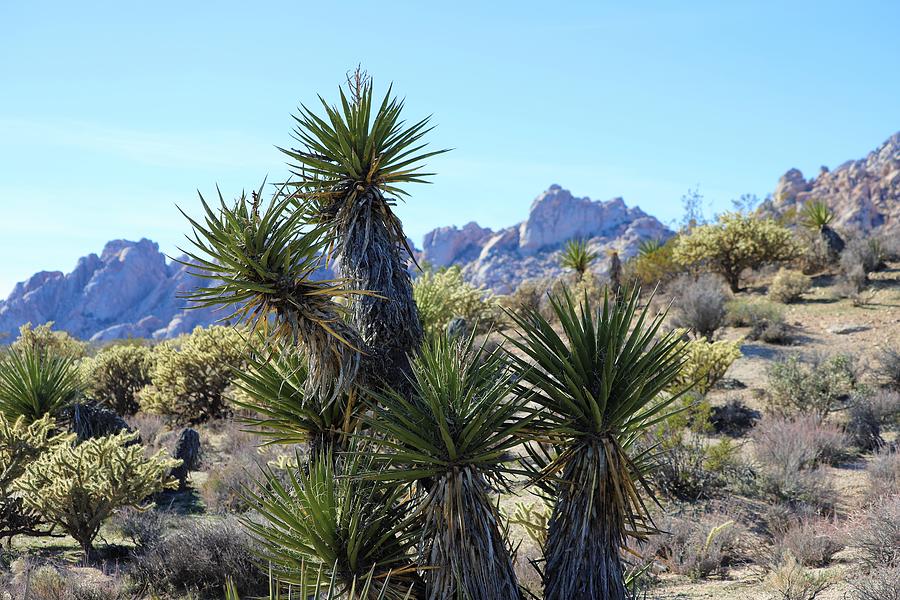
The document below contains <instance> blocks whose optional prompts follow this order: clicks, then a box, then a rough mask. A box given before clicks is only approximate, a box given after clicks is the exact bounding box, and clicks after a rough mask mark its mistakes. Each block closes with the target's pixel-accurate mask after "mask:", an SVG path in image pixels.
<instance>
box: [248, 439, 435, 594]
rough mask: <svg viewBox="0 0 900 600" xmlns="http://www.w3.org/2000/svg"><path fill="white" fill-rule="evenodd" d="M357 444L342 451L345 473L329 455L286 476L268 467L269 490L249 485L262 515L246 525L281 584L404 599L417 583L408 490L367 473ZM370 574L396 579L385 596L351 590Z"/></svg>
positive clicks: (414, 530)
mask: <svg viewBox="0 0 900 600" xmlns="http://www.w3.org/2000/svg"><path fill="white" fill-rule="evenodd" d="M356 450H358V451H355V452H352V453H350V454H348V455H346V456H345V457H344V459H343V460H342V462H341V472H340V474H338V473H336V472H335V468H334V466H333V465H334V464H335V457H334V456H331V455H323V456H320V457H319V458H318V459H316V460H313V461H312V462H310V463H308V464H303V463H301V461H300V458H299V457H298V459H297V465H296V468H295V469H291V472H290V474H289V476H288V479H287V481H283V479H282V477H280V476H279V475H278V474H276V473H274V472H272V471H265V472H264V481H263V482H261V484H262V485H260V486H259V487H260V489H262V490H265V491H264V492H261V493H258V494H257V493H254V492H249V491H248V496H249V499H250V500H251V503H252V505H253V507H254V508H255V509H256V511H257V512H258V514H259V517H260V518H259V519H257V518H254V519H249V518H248V519H246V520H245V524H246V527H247V528H248V529H249V531H250V532H251V534H252V535H253V536H254V537H255V538H256V539H257V540H258V541H259V542H260V547H261V549H262V550H261V551H262V556H261V559H262V561H261V562H262V564H263V565H266V564H267V565H269V568H270V569H271V572H272V575H273V577H274V579H275V580H276V581H278V582H279V584H280V585H285V584H290V585H292V586H300V587H301V588H302V589H306V590H310V591H315V592H318V593H325V592H328V588H329V587H331V588H332V590H331V593H340V594H347V596H346V597H348V598H354V599H355V598H359V599H360V600H363V599H365V600H369V599H372V600H375V599H377V598H386V599H389V600H398V599H402V598H405V597H407V596H406V595H407V593H408V592H409V590H410V588H411V587H412V586H416V585H417V582H418V581H419V580H418V576H417V574H416V571H415V568H414V566H413V565H412V562H411V558H410V556H411V549H412V546H413V543H414V541H415V539H416V536H417V535H418V533H419V531H418V529H417V528H416V527H415V526H414V524H413V522H412V521H411V519H410V517H409V505H408V503H407V501H406V500H405V499H404V498H405V496H406V495H407V489H406V487H405V486H402V485H384V484H376V483H374V482H372V481H369V480H367V479H365V478H364V477H363V475H364V474H366V473H368V472H369V471H370V470H371V469H372V467H373V465H372V461H371V459H368V458H365V457H364V456H363V454H364V449H356ZM368 573H374V579H375V580H377V581H381V580H386V578H388V577H389V578H390V585H389V586H388V589H387V590H386V591H384V593H383V595H379V594H382V590H380V589H379V588H378V587H367V588H365V589H366V590H367V591H366V593H365V595H363V594H361V593H359V592H356V595H354V594H353V593H350V591H351V590H352V589H354V586H358V585H359V582H360V581H362V580H365V579H366V577H367V574H368ZM314 595H315V594H314ZM305 597H309V596H304V598H305ZM316 597H318V596H317V595H316ZM327 597H329V598H330V597H335V596H327ZM342 597H344V596H342ZM416 597H418V596H416Z"/></svg>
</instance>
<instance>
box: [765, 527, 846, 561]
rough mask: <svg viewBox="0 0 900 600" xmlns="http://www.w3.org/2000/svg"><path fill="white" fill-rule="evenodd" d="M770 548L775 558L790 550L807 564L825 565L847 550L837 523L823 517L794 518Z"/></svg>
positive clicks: (767, 549) (768, 549)
mask: <svg viewBox="0 0 900 600" xmlns="http://www.w3.org/2000/svg"><path fill="white" fill-rule="evenodd" d="M774 542H775V543H774V544H773V545H771V546H767V547H766V551H767V552H768V553H770V554H771V555H772V556H773V558H778V557H781V556H784V554H785V553H789V554H790V555H791V556H793V557H794V558H796V559H797V561H799V562H800V564H801V565H803V566H805V567H825V566H827V565H829V564H830V563H831V560H832V558H833V557H834V555H835V554H837V553H838V552H840V551H841V550H843V549H844V542H843V540H842V539H841V536H840V535H839V534H838V532H837V530H836V529H835V526H834V524H832V523H831V522H830V521H828V520H826V519H821V518H801V519H800V520H799V521H797V520H794V521H793V522H792V523H791V525H790V526H789V527H788V528H787V529H786V530H785V531H783V532H780V533H779V534H778V535H777V536H776V537H775V540H774Z"/></svg>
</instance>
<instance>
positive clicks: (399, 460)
mask: <svg viewBox="0 0 900 600" xmlns="http://www.w3.org/2000/svg"><path fill="white" fill-rule="evenodd" d="M371 408H372V414H371V415H370V416H369V417H368V418H367V421H368V423H369V424H370V425H371V427H372V430H373V431H376V432H378V434H379V436H378V438H377V439H376V440H375V441H376V442H377V443H378V444H379V445H380V446H381V451H380V452H379V454H378V458H379V459H380V460H381V461H383V464H385V465H386V466H387V468H386V470H385V471H383V472H380V473H377V474H375V475H373V476H372V477H374V478H378V479H385V480H395V481H403V482H415V483H417V484H418V489H420V490H423V491H424V496H423V498H422V504H421V506H420V508H419V509H418V513H417V514H418V515H419V516H420V519H421V523H422V527H423V530H424V533H423V536H422V542H423V543H422V545H421V547H420V549H419V550H420V562H421V563H422V564H423V565H424V566H425V567H426V570H425V572H424V578H425V581H426V588H427V598H429V599H432V600H440V599H443V598H457V597H459V598H476V599H484V600H487V599H490V598H506V599H511V600H514V599H516V598H519V597H520V596H519V590H518V588H517V585H516V578H515V574H514V571H513V567H512V561H511V560H510V553H509V550H508V548H507V544H506V541H505V539H504V537H503V533H502V531H501V530H500V528H499V525H498V523H499V514H498V511H497V507H496V505H495V503H494V502H493V501H492V499H491V498H492V495H493V491H494V490H495V489H496V488H497V487H505V475H506V474H507V473H508V472H509V471H510V463H511V460H512V456H511V455H510V452H509V451H510V450H511V448H512V447H513V446H515V445H518V444H520V443H521V441H522V437H521V436H522V434H523V431H524V429H525V428H526V427H527V426H528V424H529V423H530V422H531V420H532V418H533V413H532V412H531V411H530V409H528V408H527V398H526V396H523V395H520V394H516V393H514V383H513V379H512V374H511V372H510V371H509V369H508V368H507V365H506V363H505V361H504V359H503V357H502V355H501V353H500V352H499V351H495V352H486V351H484V350H483V349H482V348H477V349H476V348H474V347H473V338H471V337H470V338H468V339H467V340H463V341H462V342H459V341H454V340H451V339H448V338H447V337H445V336H435V337H433V338H431V339H429V340H427V341H426V342H425V344H424V345H423V348H422V351H421V353H420V355H419V356H417V357H416V359H415V360H414V361H413V364H412V394H411V397H407V396H405V395H402V394H398V393H396V392H389V393H386V394H384V395H379V396H378V403H377V404H373V405H372V407H371Z"/></svg>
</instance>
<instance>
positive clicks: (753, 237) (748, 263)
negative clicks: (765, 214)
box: [673, 212, 802, 292]
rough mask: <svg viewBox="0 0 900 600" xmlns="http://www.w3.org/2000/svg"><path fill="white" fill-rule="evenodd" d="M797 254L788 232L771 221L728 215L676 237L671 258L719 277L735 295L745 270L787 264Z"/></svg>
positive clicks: (796, 247)
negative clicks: (773, 264) (720, 276)
mask: <svg viewBox="0 0 900 600" xmlns="http://www.w3.org/2000/svg"><path fill="white" fill-rule="evenodd" d="M801 252H802V248H801V247H800V246H799V244H797V243H796V242H795V241H794V234H793V233H792V232H791V230H790V229H788V228H786V227H783V226H782V225H779V224H778V223H777V222H775V221H774V220H773V219H760V218H759V217H757V216H752V215H743V214H740V213H734V212H731V213H724V214H722V215H720V216H719V219H718V221H717V222H716V223H713V224H710V225H700V226H699V227H695V228H694V229H692V230H691V231H690V232H689V233H687V234H685V235H682V236H679V237H678V240H677V242H675V248H674V251H673V258H674V260H675V262H677V263H679V264H681V265H683V266H686V267H688V266H690V267H697V266H701V267H706V268H708V269H710V270H712V271H715V272H717V273H720V274H721V275H722V276H723V277H724V278H725V281H726V282H727V283H728V285H729V286H730V287H731V291H733V292H736V291H738V289H740V277H741V273H743V272H744V270H745V269H758V268H759V267H761V266H763V265H765V264H769V263H778V262H783V261H786V260H790V259H792V258H795V257H797V256H799V255H800V254H801Z"/></svg>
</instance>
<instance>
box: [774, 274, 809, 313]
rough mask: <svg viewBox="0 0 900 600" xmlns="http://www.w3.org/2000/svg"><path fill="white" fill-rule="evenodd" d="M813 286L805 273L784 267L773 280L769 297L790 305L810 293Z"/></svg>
mask: <svg viewBox="0 0 900 600" xmlns="http://www.w3.org/2000/svg"><path fill="white" fill-rule="evenodd" d="M811 284H812V283H811V281H810V279H809V277H807V276H806V275H804V274H803V273H798V272H797V271H790V270H788V269H785V268H783V267H782V268H781V269H779V271H778V273H777V274H776V275H775V278H774V279H772V285H770V286H769V293H768V295H769V298H771V299H772V300H774V301H775V302H781V303H783V304H790V303H792V302H796V301H797V300H799V299H800V297H801V296H803V294H805V293H806V292H807V291H809V288H810V285H811Z"/></svg>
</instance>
